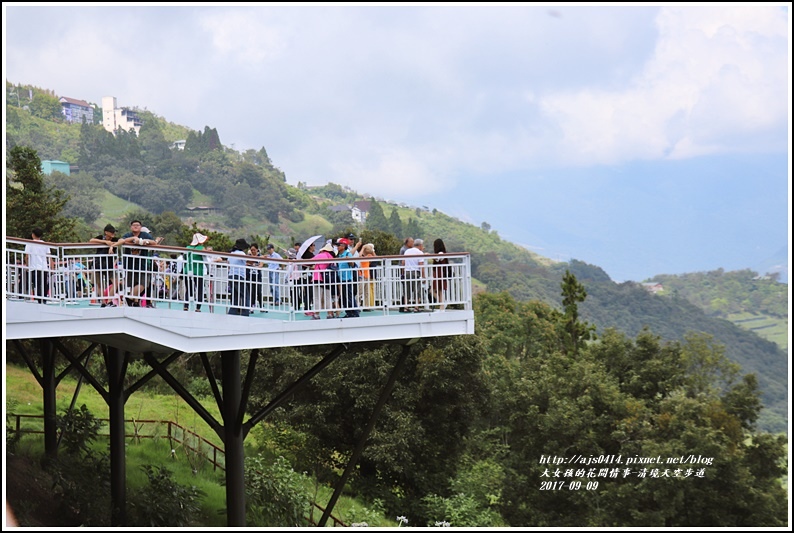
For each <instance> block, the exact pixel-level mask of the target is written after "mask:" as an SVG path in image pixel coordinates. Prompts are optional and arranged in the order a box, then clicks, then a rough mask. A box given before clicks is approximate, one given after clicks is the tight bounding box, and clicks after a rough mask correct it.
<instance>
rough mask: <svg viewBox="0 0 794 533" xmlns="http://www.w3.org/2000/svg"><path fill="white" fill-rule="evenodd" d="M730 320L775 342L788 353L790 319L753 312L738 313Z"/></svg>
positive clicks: (729, 317) (730, 317)
mask: <svg viewBox="0 0 794 533" xmlns="http://www.w3.org/2000/svg"><path fill="white" fill-rule="evenodd" d="M728 320H729V321H731V322H733V323H734V324H736V325H737V326H739V327H740V328H744V329H749V330H750V331H753V332H755V333H756V334H757V335H759V336H761V337H763V338H764V339H766V340H768V341H771V342H774V343H775V344H777V345H778V346H780V348H781V349H782V350H783V351H785V352H787V353H788V320H785V319H781V318H776V317H771V316H765V315H754V314H752V313H736V314H733V315H729V316H728Z"/></svg>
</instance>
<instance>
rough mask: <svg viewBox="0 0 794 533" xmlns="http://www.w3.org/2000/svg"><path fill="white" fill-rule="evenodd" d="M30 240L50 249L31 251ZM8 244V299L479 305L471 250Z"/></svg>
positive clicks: (342, 306)
mask: <svg viewBox="0 0 794 533" xmlns="http://www.w3.org/2000/svg"><path fill="white" fill-rule="evenodd" d="M30 245H35V246H39V247H42V246H43V247H45V248H47V249H48V253H46V255H44V258H43V259H42V257H41V256H39V257H33V256H34V255H36V253H35V252H36V250H35V249H34V248H33V247H32V246H30ZM5 248H6V249H5V260H6V262H5V268H6V272H5V288H6V298H8V299H10V300H25V301H34V302H35V301H38V302H40V303H43V304H49V305H59V306H80V305H83V306H85V305H97V306H100V305H101V306H107V305H109V306H125V305H131V306H139V307H151V306H156V307H158V308H170V309H175V310H188V311H200V312H207V311H209V312H215V313H219V312H222V313H228V314H237V315H243V316H250V315H251V314H253V313H257V312H269V313H279V314H280V315H278V318H281V319H283V320H294V319H296V318H297V317H301V316H309V317H312V318H322V317H326V318H332V317H335V316H343V315H347V316H362V315H360V313H361V312H365V313H366V312H369V311H380V312H382V313H383V314H384V315H388V314H391V313H395V312H398V311H405V310H418V311H431V310H441V309H443V308H445V307H448V306H454V307H453V308H457V309H460V308H463V309H471V302H472V293H471V264H470V260H469V254H467V253H449V254H444V255H433V254H426V255H423V256H418V257H419V258H421V259H422V261H423V264H422V265H421V266H416V265H414V266H412V265H411V262H412V261H414V260H416V258H417V256H411V257H410V258H408V257H407V256H379V257H347V258H335V259H311V260H289V259H270V258H267V257H254V256H248V255H241V254H232V253H222V252H214V251H206V250H201V251H194V250H188V249H185V248H178V247H172V246H162V245H157V246H138V245H129V244H128V245H124V246H119V247H118V248H117V249H116V250H115V253H112V254H109V253H107V247H106V246H105V245H95V244H91V245H89V244H84V243H81V244H71V243H66V244H64V243H61V244H58V243H42V242H41V241H31V240H27V239H16V238H10V237H9V238H6V245H5ZM38 251H39V252H41V249H39V250H38ZM439 259H446V260H447V261H448V263H447V264H437V263H436V260H439ZM406 262H408V265H406ZM43 263H44V265H43ZM36 267H38V269H37V268H36ZM274 317H275V316H274Z"/></svg>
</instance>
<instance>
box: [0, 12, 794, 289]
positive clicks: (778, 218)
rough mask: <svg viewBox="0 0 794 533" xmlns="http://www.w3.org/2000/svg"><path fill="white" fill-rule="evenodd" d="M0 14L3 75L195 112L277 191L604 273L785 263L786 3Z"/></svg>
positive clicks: (168, 110)
mask: <svg viewBox="0 0 794 533" xmlns="http://www.w3.org/2000/svg"><path fill="white" fill-rule="evenodd" d="M62 6H63V7H62ZM3 10H4V13H3V24H4V28H3V35H4V40H5V42H4V47H3V49H4V52H3V53H4V58H3V68H4V74H5V78H6V80H8V81H10V82H11V83H23V84H32V85H36V86H39V87H43V88H48V89H53V90H55V91H56V92H57V93H58V94H59V95H60V96H68V97H72V98H78V99H82V100H86V101H89V102H94V103H100V102H101V98H102V97H103V96H115V97H116V98H117V99H118V103H119V105H121V106H138V107H140V108H147V109H149V110H150V111H152V112H154V113H156V114H157V115H160V116H162V117H165V118H166V119H167V120H169V121H171V122H174V123H177V124H181V125H185V126H188V127H191V128H193V129H196V130H199V129H203V128H204V126H206V125H209V126H210V127H214V128H217V130H218V132H219V134H220V137H221V141H222V142H223V143H224V144H225V145H227V146H232V147H234V148H235V149H237V150H245V149H248V148H254V149H259V148H260V147H262V146H264V147H265V148H266V149H267V151H268V153H269V155H270V157H271V159H272V160H273V162H274V164H276V166H278V167H279V168H281V169H282V170H283V171H284V172H285V173H286V176H287V181H288V182H289V183H291V184H293V185H294V184H297V183H298V182H299V181H301V182H304V183H307V184H309V185H315V184H323V183H327V182H334V183H338V184H342V185H347V186H349V187H351V188H352V189H354V190H356V191H358V192H360V193H369V194H371V195H373V196H375V197H379V198H383V199H389V200H394V201H397V202H405V203H408V204H411V205H417V206H423V205H427V206H430V207H436V208H438V209H440V210H442V211H444V212H446V213H448V214H451V215H453V216H457V217H459V218H461V219H462V220H465V221H467V222H472V223H474V224H477V225H480V223H482V222H484V221H485V222H488V223H489V224H490V225H491V227H492V229H494V230H496V231H497V232H498V233H499V235H501V236H502V237H503V238H505V239H508V240H511V241H513V242H516V243H518V244H521V245H524V246H526V247H527V248H529V249H531V250H533V251H536V252H538V253H540V254H541V255H545V256H547V257H550V258H552V259H561V260H567V259H571V258H575V259H580V260H582V261H586V262H588V263H592V264H595V265H598V266H600V267H602V268H603V269H604V270H605V271H606V272H607V273H608V274H609V275H610V276H611V277H612V278H613V279H614V280H616V281H624V280H629V279H632V280H638V281H639V280H643V279H645V278H648V277H651V276H653V275H655V274H675V273H683V272H694V271H703V270H714V269H717V268H725V269H726V270H735V269H740V268H753V269H755V270H757V269H760V268H761V267H762V265H765V264H767V263H768V260H770V258H773V257H778V258H779V256H780V253H781V250H783V251H784V252H783V256H784V257H785V258H786V261H787V259H788V254H789V252H788V248H787V243H788V242H789V240H790V226H791V224H790V197H791V194H790V189H789V185H788V183H789V177H790V174H791V161H790V149H789V146H790V128H791V108H790V105H789V102H790V101H791V13H790V10H789V8H788V7H787V4H762V5H757V4H725V5H719V4H717V5H713V4H709V5H704V6H691V5H663V6H654V5H648V4H646V5H635V6H631V5H629V6H599V5H597V4H596V5H590V6H571V5H564V4H559V5H548V6H541V5H529V4H526V5H521V4H509V5H496V6H495V5H493V4H484V5H476V4H460V5H455V4H442V5H437V6H432V5H424V6H419V5H399V6H398V5H377V6H376V5H369V6H344V5H334V4H326V5H297V6H296V5H289V6H288V5H284V6H275V5H270V6H267V5H259V6H251V5H234V4H224V5H222V6H211V5H195V6H184V7H183V6H172V7H156V6H144V7H138V6H134V7H133V6H126V5H123V4H121V5H120V4H109V5H107V6H103V7H92V6H85V5H63V4H58V5H52V6H47V5H19V4H14V3H5V4H4V5H3ZM442 237H443V236H442ZM787 264H788V263H787V262H786V265H787Z"/></svg>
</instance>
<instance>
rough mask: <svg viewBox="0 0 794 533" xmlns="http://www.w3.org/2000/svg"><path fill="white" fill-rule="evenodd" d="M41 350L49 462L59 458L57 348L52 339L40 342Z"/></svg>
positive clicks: (45, 429) (45, 430)
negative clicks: (56, 377)
mask: <svg viewBox="0 0 794 533" xmlns="http://www.w3.org/2000/svg"><path fill="white" fill-rule="evenodd" d="M39 347H40V349H41V366H42V375H41V378H42V379H41V388H42V391H43V399H44V453H45V456H46V457H47V459H48V460H50V459H55V458H56V457H58V428H57V422H56V403H55V385H56V381H55V348H54V346H53V344H52V341H51V340H50V339H41V340H40V341H39Z"/></svg>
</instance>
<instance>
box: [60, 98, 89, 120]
mask: <svg viewBox="0 0 794 533" xmlns="http://www.w3.org/2000/svg"><path fill="white" fill-rule="evenodd" d="M60 102H61V113H63V116H64V117H66V122H72V123H77V124H82V123H83V120H85V122H86V124H93V123H94V107H93V106H92V105H91V104H89V103H88V102H85V101H83V100H76V99H74V98H69V97H67V96H61V98H60Z"/></svg>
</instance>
